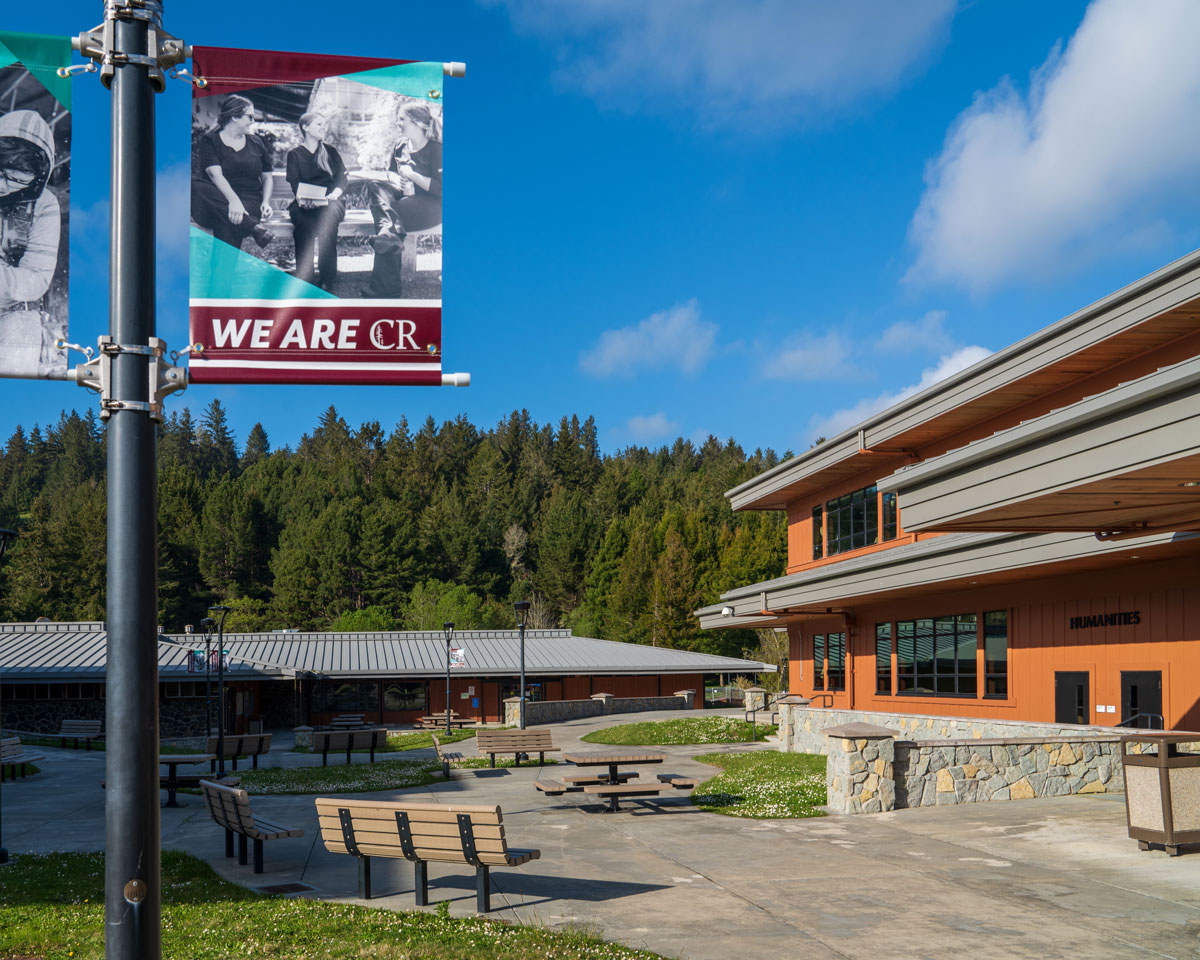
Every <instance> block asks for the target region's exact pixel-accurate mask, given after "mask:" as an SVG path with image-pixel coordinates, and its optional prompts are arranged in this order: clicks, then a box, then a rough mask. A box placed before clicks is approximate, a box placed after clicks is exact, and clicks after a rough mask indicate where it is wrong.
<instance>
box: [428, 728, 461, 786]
mask: <svg viewBox="0 0 1200 960" xmlns="http://www.w3.org/2000/svg"><path fill="white" fill-rule="evenodd" d="M432 736H433V751H434V753H436V754H437V758H438V760H440V761H441V763H442V776H443V777H445V778H446V779H447V780H449V779H450V764H451V762H452V761H455V760H462V759H463V755H462V754H461V753H455V752H454V751H452V750H443V749H442V745H441V743H439V742H438V738H437V734H436V733H435V734H433V735H432Z"/></svg>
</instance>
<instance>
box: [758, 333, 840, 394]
mask: <svg viewBox="0 0 1200 960" xmlns="http://www.w3.org/2000/svg"><path fill="white" fill-rule="evenodd" d="M854 353H855V349H854V344H852V343H851V342H850V341H849V340H848V339H847V338H846V337H845V336H844V335H843V334H842V333H840V332H839V331H837V330H833V329H830V330H826V331H825V333H823V334H821V335H819V336H818V335H814V334H812V333H809V332H807V331H805V332H804V333H801V334H798V335H797V336H795V337H792V338H791V339H789V340H788V341H787V342H786V343H785V344H784V346H783V349H782V350H780V351H779V352H778V353H775V354H772V355H771V356H768V357H767V358H766V359H765V360H764V361H763V365H762V371H761V372H762V375H763V376H764V377H766V378H767V379H768V380H801V381H809V380H840V379H845V378H846V377H859V376H861V375H862V374H861V372H860V371H859V370H858V369H857V368H856V367H855V366H854V364H853V362H852V361H851V357H853V356H854Z"/></svg>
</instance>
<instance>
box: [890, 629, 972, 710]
mask: <svg viewBox="0 0 1200 960" xmlns="http://www.w3.org/2000/svg"><path fill="white" fill-rule="evenodd" d="M978 621H979V617H978V615H977V614H974V613H960V614H956V615H954V616H945V617H925V618H922V619H919V620H899V621H897V622H896V667H897V674H898V677H897V684H896V692H897V693H904V694H910V695H914V696H922V697H974V696H976V694H977V692H978V684H977V678H976V666H975V651H976V648H977V647H978V643H979V622H978ZM889 627H890V625H889ZM876 630H877V631H878V627H876ZM876 643H877V644H878V643H879V640H878V632H877V633H876Z"/></svg>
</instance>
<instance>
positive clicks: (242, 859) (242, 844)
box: [238, 833, 247, 867]
mask: <svg viewBox="0 0 1200 960" xmlns="http://www.w3.org/2000/svg"><path fill="white" fill-rule="evenodd" d="M246 860H247V857H246V835H245V834H244V833H239V834H238V866H240V867H244V866H245V865H246Z"/></svg>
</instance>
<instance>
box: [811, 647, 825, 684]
mask: <svg viewBox="0 0 1200 960" xmlns="http://www.w3.org/2000/svg"><path fill="white" fill-rule="evenodd" d="M813 689H814V690H824V689H825V634H823V633H818V634H816V635H814V636H813Z"/></svg>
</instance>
